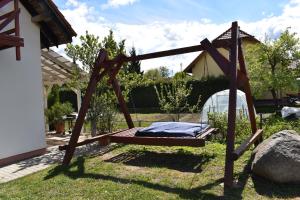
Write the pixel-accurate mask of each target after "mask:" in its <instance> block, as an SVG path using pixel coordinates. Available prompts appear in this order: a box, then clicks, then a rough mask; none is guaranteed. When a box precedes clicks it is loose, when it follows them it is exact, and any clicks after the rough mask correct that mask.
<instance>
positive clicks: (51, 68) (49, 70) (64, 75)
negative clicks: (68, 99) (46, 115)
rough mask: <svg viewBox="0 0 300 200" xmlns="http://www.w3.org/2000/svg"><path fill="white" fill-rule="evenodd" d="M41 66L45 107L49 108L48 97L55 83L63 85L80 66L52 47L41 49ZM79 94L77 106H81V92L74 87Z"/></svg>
mask: <svg viewBox="0 0 300 200" xmlns="http://www.w3.org/2000/svg"><path fill="white" fill-rule="evenodd" d="M41 67H42V73H43V85H44V108H47V107H48V106H47V98H48V94H49V92H50V91H51V88H52V86H53V85H54V84H57V85H63V84H65V83H67V82H68V81H70V80H71V77H72V70H73V69H74V68H75V67H78V66H77V64H75V63H73V62H71V61H70V60H68V59H67V58H65V57H63V56H62V55H60V54H59V53H57V52H55V51H53V50H51V49H42V50H41ZM72 90H73V91H74V92H75V93H76V95H77V108H78V110H79V109H80V106H81V92H80V91H79V90H77V89H72Z"/></svg>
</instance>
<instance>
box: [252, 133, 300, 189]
mask: <svg viewBox="0 0 300 200" xmlns="http://www.w3.org/2000/svg"><path fill="white" fill-rule="evenodd" d="M253 154H254V159H253V162H252V166H251V169H252V171H253V173H254V174H256V175H259V176H262V177H264V178H266V179H268V180H271V181H274V182H278V183H300V135H298V134H297V132H295V131H292V130H284V131H280V132H278V133H275V134H273V135H272V136H271V137H270V138H268V139H267V140H265V141H263V142H262V143H261V144H260V145H258V146H257V147H256V148H255V150H254V151H253Z"/></svg>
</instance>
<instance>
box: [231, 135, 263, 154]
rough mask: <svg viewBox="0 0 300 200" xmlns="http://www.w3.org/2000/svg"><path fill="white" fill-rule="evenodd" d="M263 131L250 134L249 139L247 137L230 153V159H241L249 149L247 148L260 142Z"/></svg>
mask: <svg viewBox="0 0 300 200" xmlns="http://www.w3.org/2000/svg"><path fill="white" fill-rule="evenodd" d="M262 134H263V130H262V129H258V130H257V131H256V132H255V133H254V134H252V135H251V136H250V137H248V138H247V139H246V140H245V141H244V142H243V143H242V144H241V145H240V146H239V147H238V148H237V149H236V150H235V151H234V152H233V153H232V159H233V160H237V159H238V158H239V157H241V156H242V155H243V154H244V153H245V151H247V150H248V149H249V147H250V146H251V145H252V144H254V143H255V142H257V141H258V140H260V138H261V137H262Z"/></svg>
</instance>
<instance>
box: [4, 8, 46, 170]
mask: <svg viewBox="0 0 300 200" xmlns="http://www.w3.org/2000/svg"><path fill="white" fill-rule="evenodd" d="M20 8H21V13H20V35H21V37H23V38H24V46H25V47H22V48H21V61H16V55H15V48H10V49H6V50H2V51H0V93H1V96H0V111H1V112H0V165H1V164H3V163H4V164H5V161H8V160H12V159H9V158H16V159H18V158H21V157H22V156H21V157H20V155H19V154H22V155H23V157H24V156H26V155H30V154H31V155H34V154H37V153H40V152H41V150H43V149H44V148H45V147H46V144H45V128H44V110H43V89H42V85H43V84H42V71H41V48H40V28H39V27H38V26H37V25H35V24H33V23H32V22H31V15H30V14H29V13H28V11H27V10H26V9H25V8H24V7H23V6H22V5H20ZM0 13H1V10H0ZM2 13H3V10H2ZM24 153H25V154H24ZM26 153H27V154H26ZM16 155H19V156H16ZM12 156H14V157H12Z"/></svg>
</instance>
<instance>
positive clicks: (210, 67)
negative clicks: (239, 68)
mask: <svg viewBox="0 0 300 200" xmlns="http://www.w3.org/2000/svg"><path fill="white" fill-rule="evenodd" d="M240 36H241V38H242V48H243V49H245V48H246V46H248V45H253V44H257V43H260V42H259V41H258V40H257V39H256V38H255V37H254V36H252V35H250V34H248V33H246V32H245V31H242V30H240ZM230 37H231V31H230V29H228V30H226V31H225V32H224V33H222V34H221V35H219V36H218V37H217V38H216V39H214V41H215V40H226V39H230ZM218 51H219V52H220V53H221V54H222V55H223V56H224V57H226V58H228V57H229V51H228V50H226V49H225V48H218ZM183 71H184V72H186V73H191V74H193V76H194V77H195V78H197V79H202V78H207V77H218V76H221V75H224V74H223V72H222V71H221V69H220V68H219V67H218V65H217V63H216V62H215V61H214V60H213V59H212V57H211V56H210V55H209V54H208V53H207V52H206V51H202V52H201V53H200V54H199V55H198V56H197V57H196V58H195V59H194V60H193V61H192V62H191V63H190V64H189V65H188V66H187V67H186V68H185V69H184V70H183Z"/></svg>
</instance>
